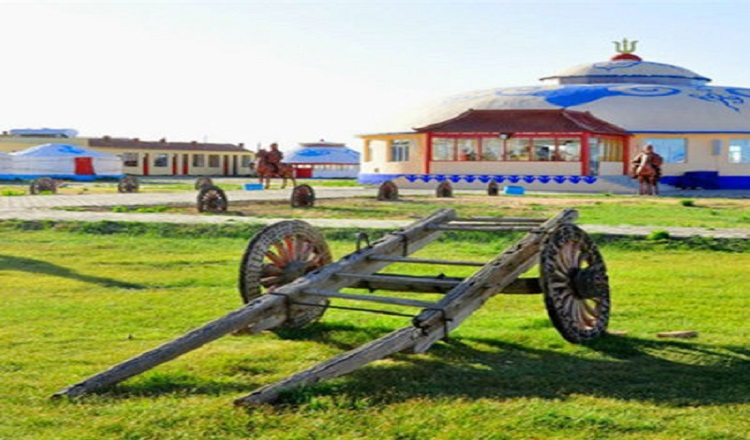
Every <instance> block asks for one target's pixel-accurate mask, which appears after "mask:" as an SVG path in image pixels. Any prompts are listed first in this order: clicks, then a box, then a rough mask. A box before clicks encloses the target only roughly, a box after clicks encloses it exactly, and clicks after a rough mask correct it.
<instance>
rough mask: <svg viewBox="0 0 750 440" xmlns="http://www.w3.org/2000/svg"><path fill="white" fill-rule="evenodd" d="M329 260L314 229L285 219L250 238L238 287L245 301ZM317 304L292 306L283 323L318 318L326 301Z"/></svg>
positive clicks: (321, 300) (293, 324)
mask: <svg viewBox="0 0 750 440" xmlns="http://www.w3.org/2000/svg"><path fill="white" fill-rule="evenodd" d="M331 261H332V258H331V251H330V249H329V248H328V244H327V243H326V241H325V239H324V238H323V236H322V235H321V234H320V232H318V231H317V230H316V229H315V228H313V227H312V226H310V225H309V224H307V223H305V222H303V221H300V220H287V221H283V222H279V223H275V224H273V225H270V226H267V227H265V228H263V229H261V230H260V231H259V232H258V233H257V234H255V235H254V236H253V238H251V239H250V242H249V243H248V245H247V248H246V250H245V254H244V255H243V257H242V263H241V265H240V278H239V289H240V295H241V296H242V300H243V301H244V302H245V303H248V302H250V301H252V300H253V299H255V298H258V297H259V296H261V295H263V294H266V293H268V292H270V291H271V290H273V289H277V288H279V287H281V286H283V285H286V284H288V283H291V282H292V281H294V280H295V279H297V278H299V277H301V276H304V275H305V274H307V273H309V272H312V271H314V270H316V269H318V268H320V267H323V266H325V265H326V264H329V263H330V262H331ZM319 303H320V307H318V306H300V305H292V306H290V307H289V309H290V313H289V320H288V321H287V322H286V324H285V326H300V325H304V324H306V323H307V322H310V321H312V320H315V319H318V318H319V317H320V316H322V315H323V313H324V312H325V305H326V304H327V301H326V300H325V298H321V299H320V300H319Z"/></svg>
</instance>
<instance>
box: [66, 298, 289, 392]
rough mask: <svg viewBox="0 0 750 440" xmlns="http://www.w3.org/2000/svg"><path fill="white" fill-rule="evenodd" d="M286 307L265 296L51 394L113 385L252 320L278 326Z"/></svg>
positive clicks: (91, 389) (85, 390) (244, 325)
mask: <svg viewBox="0 0 750 440" xmlns="http://www.w3.org/2000/svg"><path fill="white" fill-rule="evenodd" d="M285 310H286V309H285V303H284V298H283V297H279V296H275V295H264V296H262V297H260V298H258V299H256V300H255V301H252V302H250V303H249V304H247V305H245V306H244V307H242V308H240V309H237V310H235V311H233V312H231V313H229V314H228V315H226V316H224V317H222V318H219V319H217V320H215V321H212V322H209V323H208V324H206V325H204V326H203V327H200V328H197V329H195V330H192V331H191V332H189V333H187V334H185V335H183V336H181V337H179V338H177V339H175V340H173V341H171V342H168V343H166V344H163V345H161V346H160V347H157V348H155V349H153V350H150V351H147V352H145V353H142V354H140V355H138V356H135V357H133V358H131V359H129V360H126V361H124V362H122V363H120V364H117V365H115V366H113V367H112V368H110V369H108V370H106V371H104V372H101V373H99V374H97V375H94V376H91V377H89V378H88V379H85V380H83V381H81V382H79V383H77V384H75V385H71V386H69V387H67V388H64V389H62V390H60V391H58V392H56V393H55V394H53V396H52V397H62V396H68V397H75V396H79V395H81V394H85V393H89V392H91V391H94V390H96V389H98V388H102V387H106V386H109V385H114V384H116V383H118V382H122V381H123V380H125V379H127V378H129V377H133V376H135V375H137V374H140V373H143V372H144V371H146V370H149V369H151V368H154V367H155V366H157V365H160V364H163V363H165V362H167V361H170V360H172V359H175V358H177V357H178V356H180V355H182V354H185V353H187V352H188V351H191V350H195V349H196V348H198V347H200V346H202V345H204V344H206V343H208V342H211V341H214V340H216V339H218V338H220V337H222V336H224V335H226V334H227V333H231V332H232V331H235V330H239V329H242V328H245V327H247V326H248V325H250V324H252V323H253V322H259V321H261V320H270V321H273V322H271V323H269V322H266V323H265V325H266V326H268V325H273V326H275V325H279V324H281V323H283V322H284V320H285V319H286V318H285V317H284V314H285Z"/></svg>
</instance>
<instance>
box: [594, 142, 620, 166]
mask: <svg viewBox="0 0 750 440" xmlns="http://www.w3.org/2000/svg"><path fill="white" fill-rule="evenodd" d="M599 145H601V146H602V155H601V158H600V160H602V161H604V162H622V159H623V157H622V151H623V145H622V139H619V138H604V139H602V140H601V143H600V144H599Z"/></svg>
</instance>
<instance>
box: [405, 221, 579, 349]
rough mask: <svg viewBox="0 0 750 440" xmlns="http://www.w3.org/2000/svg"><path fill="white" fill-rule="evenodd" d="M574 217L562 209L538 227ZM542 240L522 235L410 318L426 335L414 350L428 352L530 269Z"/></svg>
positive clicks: (530, 235) (552, 226) (545, 228)
mask: <svg viewBox="0 0 750 440" xmlns="http://www.w3.org/2000/svg"><path fill="white" fill-rule="evenodd" d="M577 217H578V212H577V211H576V210H574V209H566V210H564V211H562V212H560V213H559V214H558V215H556V216H555V217H553V218H551V219H549V220H548V221H546V222H544V223H543V224H542V225H541V226H540V228H542V229H543V230H549V229H551V228H554V227H555V226H557V225H559V224H563V223H569V222H573V221H575V219H576V218H577ZM543 239H544V236H543V234H533V233H530V234H526V235H525V236H524V237H523V238H522V239H521V240H519V241H518V242H517V243H516V244H515V245H513V246H511V247H510V248H508V249H507V250H506V251H505V252H503V253H502V254H500V255H498V256H497V257H495V259H493V260H492V261H491V262H489V263H488V264H487V265H485V267H483V268H482V269H480V270H478V271H477V272H476V273H475V274H474V275H472V276H471V277H469V278H467V279H466V280H465V282H463V283H461V284H460V285H458V286H456V287H455V288H454V289H453V290H451V291H450V292H449V293H448V294H446V295H445V296H444V297H443V299H442V300H440V302H439V303H438V306H437V307H435V308H433V309H431V310H425V311H423V312H422V313H421V314H420V315H419V316H417V317H416V318H414V325H415V326H417V327H419V328H421V329H423V331H424V332H425V335H427V336H426V337H425V338H423V339H422V340H420V342H419V343H417V344H415V346H414V351H415V352H417V353H420V352H423V351H426V350H427V349H429V347H430V346H431V345H432V344H434V343H435V341H438V340H440V339H442V338H444V337H445V336H447V332H448V331H450V330H452V329H454V328H456V327H458V326H459V325H460V324H461V323H462V322H463V321H464V320H465V319H466V318H467V317H469V316H470V315H471V314H472V313H474V311H475V310H476V309H478V308H479V307H481V306H482V305H483V304H484V303H485V301H487V300H488V299H489V298H491V297H492V296H494V295H495V294H497V293H498V292H502V290H503V289H504V288H505V287H506V286H508V285H509V284H511V282H512V281H513V280H515V279H517V278H518V277H519V276H521V275H522V274H523V273H524V272H526V271H527V270H529V269H530V268H531V267H533V266H534V264H536V263H537V261H538V259H539V252H540V249H541V243H542V240H543Z"/></svg>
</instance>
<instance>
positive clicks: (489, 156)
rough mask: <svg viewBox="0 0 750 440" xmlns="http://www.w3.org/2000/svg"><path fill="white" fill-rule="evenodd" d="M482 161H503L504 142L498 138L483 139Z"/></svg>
mask: <svg viewBox="0 0 750 440" xmlns="http://www.w3.org/2000/svg"><path fill="white" fill-rule="evenodd" d="M482 160H503V140H502V139H498V138H484V139H482Z"/></svg>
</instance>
